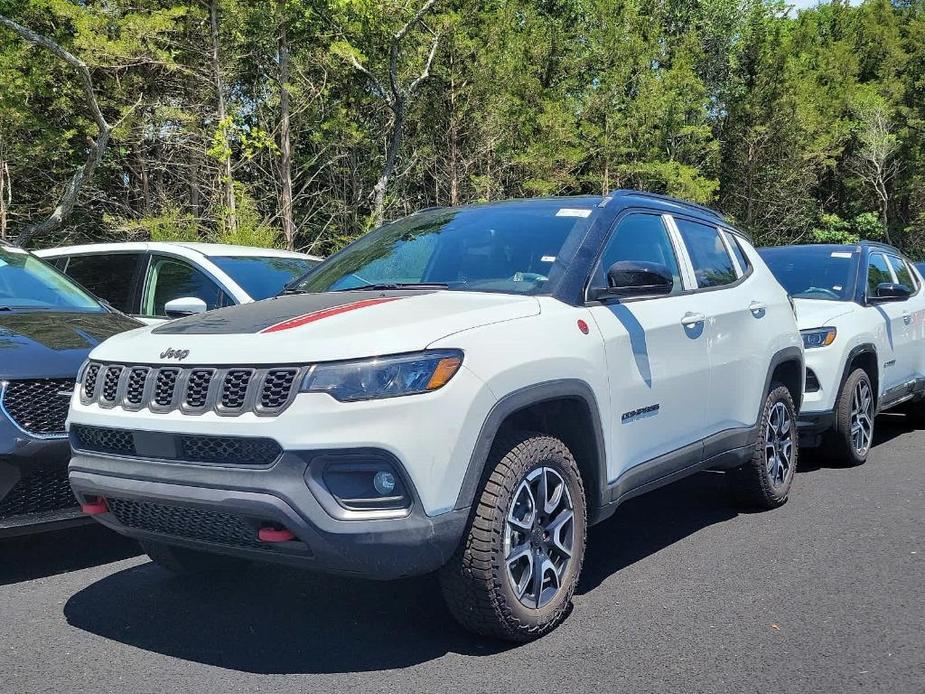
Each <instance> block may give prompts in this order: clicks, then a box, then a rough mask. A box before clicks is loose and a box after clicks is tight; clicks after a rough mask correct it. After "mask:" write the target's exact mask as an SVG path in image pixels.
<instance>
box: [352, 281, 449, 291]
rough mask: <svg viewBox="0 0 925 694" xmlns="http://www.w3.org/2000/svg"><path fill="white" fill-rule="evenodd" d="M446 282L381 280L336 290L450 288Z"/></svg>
mask: <svg viewBox="0 0 925 694" xmlns="http://www.w3.org/2000/svg"><path fill="white" fill-rule="evenodd" d="M449 288H450V285H448V284H447V283H446V282H381V283H377V284H361V285H360V286H359V287H344V288H343V289H335V290H334V291H336V292H364V291H384V290H389V289H449Z"/></svg>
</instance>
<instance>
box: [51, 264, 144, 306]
mask: <svg viewBox="0 0 925 694" xmlns="http://www.w3.org/2000/svg"><path fill="white" fill-rule="evenodd" d="M140 257H141V254H139V253H106V254H99V255H75V256H72V257H71V259H70V261H69V262H68V264H67V274H68V275H69V276H70V277H73V278H74V279H75V280H77V281H78V282H79V283H80V284H82V285H83V286H84V287H86V288H87V289H89V290H90V291H91V292H93V293H94V294H96V295H97V296H98V297H100V298H101V299H105V300H106V301H108V302H109V303H110V304H111V305H112V306H114V307H115V308H117V309H119V310H120V311H123V312H124V313H137V311H135V310H134V308H133V306H132V293H133V288H134V286H135V270H136V268H137V267H138V261H139V258H140Z"/></svg>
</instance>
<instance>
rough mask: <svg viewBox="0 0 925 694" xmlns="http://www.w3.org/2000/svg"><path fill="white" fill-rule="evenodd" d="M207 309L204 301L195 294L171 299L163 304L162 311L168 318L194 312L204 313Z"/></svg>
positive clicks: (180, 316) (188, 314)
mask: <svg viewBox="0 0 925 694" xmlns="http://www.w3.org/2000/svg"><path fill="white" fill-rule="evenodd" d="M207 309H208V306H206V302H205V301H203V300H202V299H199V298H197V297H195V296H184V297H181V298H179V299H173V300H171V301H168V302H167V303H166V304H164V313H166V314H167V317H168V318H182V317H183V316H192V315H193V314H196V313H205V312H206V310H207Z"/></svg>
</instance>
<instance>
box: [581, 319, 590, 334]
mask: <svg viewBox="0 0 925 694" xmlns="http://www.w3.org/2000/svg"><path fill="white" fill-rule="evenodd" d="M578 329H579V330H580V331H581V332H583V333H584V334H585V335H587V334H588V332H590V330H591V329H590V328H589V327H588V324H587V323H585V322H584V321H583V320H582V319H581V318H579V319H578Z"/></svg>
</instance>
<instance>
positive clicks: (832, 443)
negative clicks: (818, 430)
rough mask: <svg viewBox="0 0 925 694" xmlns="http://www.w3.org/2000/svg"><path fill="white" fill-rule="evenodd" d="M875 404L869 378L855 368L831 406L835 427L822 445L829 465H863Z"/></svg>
mask: <svg viewBox="0 0 925 694" xmlns="http://www.w3.org/2000/svg"><path fill="white" fill-rule="evenodd" d="M875 412H876V402H875V400H874V389H873V386H872V385H871V382H870V377H869V376H868V375H867V372H866V371H865V370H864V369H855V370H854V371H852V372H851V373H850V374H849V375H848V378H847V379H846V380H845V385H844V386H843V387H842V390H841V394H840V395H839V396H838V403H837V404H836V406H835V427H834V429H832V431H830V432H828V435H827V436H826V440H825V441H824V442H823V446H824V450H825V451H826V452H827V453H828V455H829V457H830V458H831V460H832V461H833V462H836V463H839V464H841V465H847V466H853V465H863V464H864V463H865V462H866V461H867V455H868V454H869V453H870V447H871V445H872V444H873V440H874V421H875V419H874V414H875Z"/></svg>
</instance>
